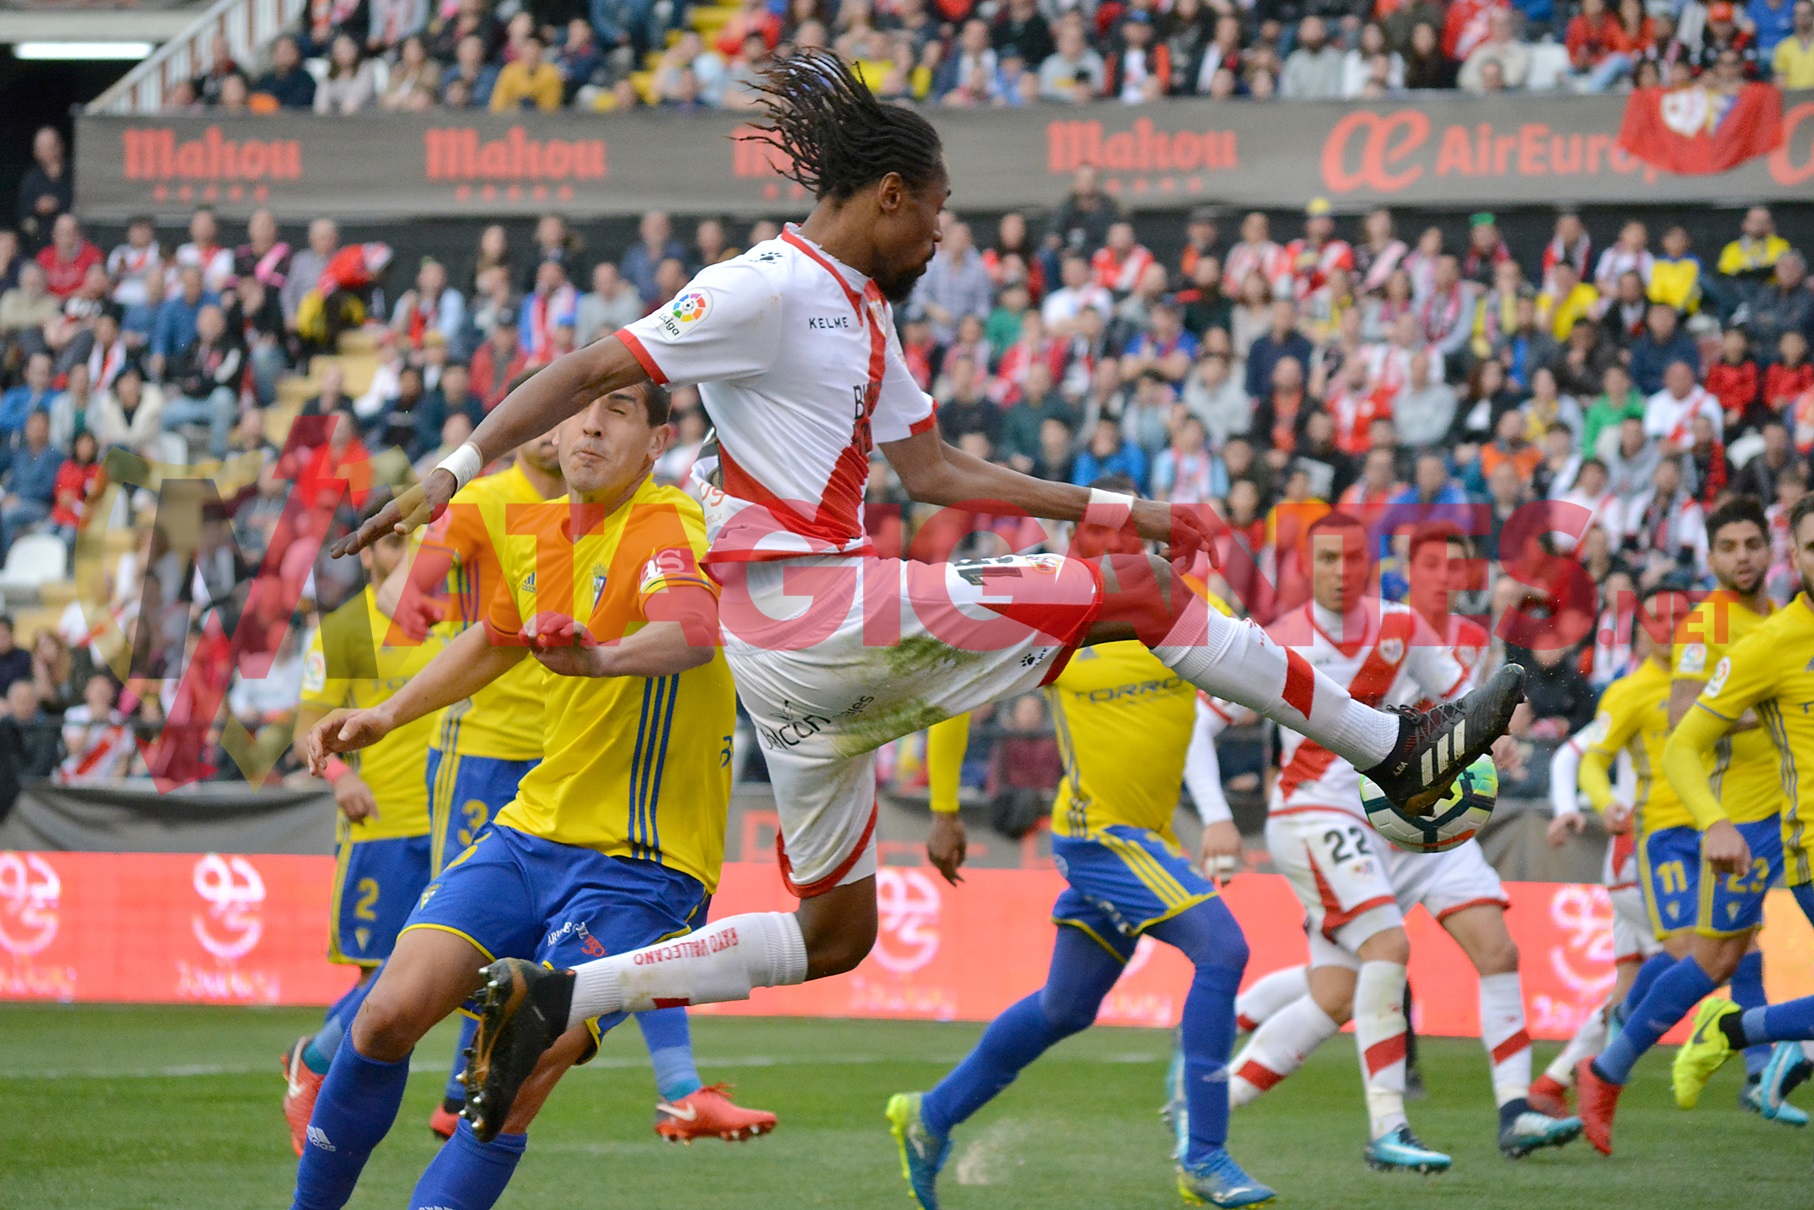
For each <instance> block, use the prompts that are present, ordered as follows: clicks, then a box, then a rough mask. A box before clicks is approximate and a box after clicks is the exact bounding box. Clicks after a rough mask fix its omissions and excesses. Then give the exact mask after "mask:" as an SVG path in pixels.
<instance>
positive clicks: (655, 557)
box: [485, 479, 736, 890]
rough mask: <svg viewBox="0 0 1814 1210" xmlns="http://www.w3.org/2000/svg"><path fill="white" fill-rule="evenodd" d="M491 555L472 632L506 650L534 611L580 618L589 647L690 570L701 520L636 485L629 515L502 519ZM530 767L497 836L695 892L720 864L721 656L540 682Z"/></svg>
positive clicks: (725, 799) (685, 579)
mask: <svg viewBox="0 0 1814 1210" xmlns="http://www.w3.org/2000/svg"><path fill="white" fill-rule="evenodd" d="M505 511H506V516H507V523H506V530H507V532H506V533H505V534H504V536H503V540H502V542H501V543H500V545H499V547H498V551H499V565H500V567H501V569H502V571H503V574H504V577H505V583H506V584H507V585H508V587H509V591H508V592H504V593H498V594H495V595H493V597H492V598H491V608H490V612H489V614H488V615H487V616H486V620H485V625H486V628H487V630H488V631H489V632H490V634H491V637H492V641H493V642H494V643H495V642H509V641H511V640H512V639H513V638H515V637H516V636H517V635H518V634H519V633H520V632H521V629H522V624H523V621H524V620H526V619H528V618H532V617H534V616H535V615H536V614H538V613H541V612H544V611H545V612H549V613H559V614H563V615H565V616H567V617H571V618H577V619H582V620H584V621H585V622H586V625H587V627H588V629H589V631H590V633H591V635H592V637H593V638H594V639H596V640H598V641H599V642H601V643H603V642H611V641H614V640H616V639H619V638H622V637H623V636H625V635H628V634H631V633H634V632H635V631H636V630H638V629H640V628H641V627H642V626H643V625H644V624H645V623H646V620H647V619H646V615H645V612H644V610H645V608H646V606H647V605H648V603H649V600H650V598H651V597H653V596H654V595H655V594H656V593H659V592H661V591H663V590H664V589H667V588H670V587H679V586H682V585H690V586H694V587H701V588H705V589H706V590H708V591H711V592H713V593H716V591H717V589H716V587H715V586H714V585H713V584H712V582H711V581H710V580H709V579H708V578H707V577H706V576H705V575H704V573H703V572H701V571H700V568H699V561H700V558H701V557H702V556H703V555H704V554H705V549H706V540H705V519H704V516H703V515H702V514H701V513H700V511H699V505H698V504H696V503H695V502H694V501H693V500H692V499H691V498H690V497H689V496H687V495H686V494H685V493H683V492H680V491H677V490H676V489H674V488H671V487H661V486H658V485H657V484H656V483H655V481H654V480H653V479H645V480H644V481H643V483H642V486H640V487H639V488H637V490H636V493H635V495H633V496H632V497H631V499H630V502H629V503H628V504H626V505H624V506H623V507H621V508H619V509H617V510H616V511H615V512H612V513H610V514H609V515H606V514H605V512H604V510H603V508H602V507H599V506H595V505H587V504H577V505H575V504H571V503H570V501H569V498H568V497H565V496H563V497H561V498H560V499H558V500H551V501H547V502H545V503H535V504H513V505H509V506H508V507H507V508H506V510H505ZM543 692H544V695H545V701H544V708H543V710H542V711H540V712H538V717H539V718H541V719H543V720H544V735H543V747H544V749H545V755H544V757H543V760H542V763H541V764H539V765H537V766H536V767H535V768H534V769H532V770H530V771H529V772H528V773H527V774H525V775H524V776H523V780H522V782H521V783H520V784H519V785H518V787H517V796H516V798H515V799H514V800H512V801H511V803H510V804H509V805H508V806H506V807H505V808H504V809H503V810H502V811H500V812H499V813H498V817H497V823H499V824H501V825H503V826H505V827H511V828H516V829H518V830H519V831H522V832H527V833H529V834H530V835H532V836H539V837H541V838H542V839H544V840H553V841H558V842H559V843H561V844H570V845H578V846H582V847H584V848H589V849H596V850H598V851H599V852H601V853H607V854H610V855H612V856H617V857H629V858H639V859H643V860H648V861H656V862H660V863H661V864H662V865H664V866H667V867H669V868H671V869H676V870H679V871H681V872H682V873H685V874H689V875H691V876H692V877H694V878H697V879H698V880H699V881H700V882H702V883H704V884H705V886H706V889H707V890H711V889H714V888H715V887H716V886H717V885H718V874H719V869H720V867H721V866H722V865H723V862H724V827H725V812H726V809H727V807H728V805H729V803H730V792H731V771H730V761H731V733H732V729H733V725H734V721H735V713H736V705H735V701H736V699H735V689H734V687H733V685H732V683H731V673H730V668H729V666H728V665H727V664H726V663H725V660H724V653H723V652H722V651H715V652H713V654H712V659H711V662H710V663H707V664H703V665H701V666H700V667H698V668H693V669H691V670H689V671H687V672H682V673H679V674H678V675H675V676H664V677H656V678H648V677H570V676H553V675H550V676H548V677H547V678H546V679H545V680H544V681H543Z"/></svg>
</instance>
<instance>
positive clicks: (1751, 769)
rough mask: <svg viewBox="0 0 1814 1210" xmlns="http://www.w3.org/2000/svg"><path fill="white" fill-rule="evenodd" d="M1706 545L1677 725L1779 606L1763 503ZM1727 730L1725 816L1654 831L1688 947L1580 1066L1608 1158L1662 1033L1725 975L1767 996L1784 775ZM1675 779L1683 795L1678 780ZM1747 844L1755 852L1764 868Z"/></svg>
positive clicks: (1670, 904)
mask: <svg viewBox="0 0 1814 1210" xmlns="http://www.w3.org/2000/svg"><path fill="white" fill-rule="evenodd" d="M1707 546H1708V549H1707V565H1708V567H1709V569H1710V570H1711V571H1712V572H1713V576H1714V579H1715V581H1717V583H1718V585H1719V587H1718V588H1717V589H1716V590H1715V591H1714V592H1713V593H1711V594H1710V595H1709V596H1708V597H1707V598H1706V599H1705V600H1703V601H1702V602H1701V603H1700V604H1699V605H1697V606H1696V607H1695V608H1694V610H1693V611H1692V612H1690V613H1689V615H1688V616H1687V617H1686V618H1684V619H1683V620H1682V622H1681V624H1680V625H1679V626H1678V627H1677V628H1676V634H1675V648H1674V674H1673V677H1672V681H1671V685H1670V698H1669V702H1670V712H1669V713H1670V722H1671V725H1672V726H1673V725H1676V723H1677V722H1678V720H1680V719H1682V717H1683V715H1684V714H1685V713H1688V712H1690V711H1691V704H1692V703H1693V701H1694V700H1695V696H1696V695H1697V694H1699V693H1701V692H1703V689H1702V686H1703V685H1704V684H1708V683H1710V682H1709V681H1708V677H1709V675H1710V674H1711V673H1712V670H1713V669H1716V668H1717V667H1718V666H1719V664H1720V661H1721V660H1723V659H1724V658H1725V655H1726V652H1727V651H1728V650H1729V649H1730V647H1731V646H1732V644H1734V643H1736V642H1738V641H1740V640H1741V639H1743V638H1744V637H1745V636H1746V635H1747V634H1750V633H1751V632H1753V631H1754V630H1756V629H1757V628H1758V627H1760V626H1762V625H1763V624H1764V619H1765V618H1766V617H1767V616H1768V615H1769V613H1770V610H1771V604H1770V598H1769V595H1768V594H1767V593H1766V592H1765V589H1764V576H1765V573H1766V572H1767V571H1768V570H1769V565H1770V527H1769V523H1768V521H1767V520H1766V518H1765V516H1764V509H1763V505H1761V504H1759V503H1758V502H1757V501H1756V500H1755V499H1753V498H1751V497H1749V496H1738V497H1735V498H1733V499H1731V500H1728V501H1727V502H1726V503H1724V504H1722V505H1720V506H1719V507H1718V508H1716V509H1714V510H1713V512H1712V513H1710V514H1709V515H1708V517H1707ZM1728 727H1729V733H1728V734H1727V735H1726V736H1725V737H1723V738H1722V739H1721V740H1720V741H1719V745H1718V747H1719V753H1718V755H1717V756H1716V757H1714V758H1713V759H1711V760H1710V761H1709V762H1708V764H1707V766H1706V770H1705V772H1706V775H1707V776H1708V777H1711V778H1712V779H1714V780H1715V781H1716V782H1718V784H1719V791H1718V793H1719V798H1720V800H1721V802H1722V810H1721V813H1720V814H1719V815H1718V816H1717V818H1716V819H1712V820H1708V819H1701V818H1698V817H1697V818H1694V819H1692V820H1691V821H1690V822H1687V823H1681V822H1678V823H1676V824H1674V825H1673V826H1669V827H1661V826H1658V825H1657V823H1656V822H1655V821H1652V822H1650V823H1649V824H1648V825H1647V826H1646V828H1645V836H1644V841H1643V862H1644V865H1643V869H1644V872H1645V874H1646V878H1645V891H1646V894H1648V895H1649V896H1650V899H1651V904H1652V910H1653V912H1654V913H1655V916H1656V919H1657V921H1658V922H1659V926H1660V927H1669V928H1673V927H1678V926H1679V924H1680V923H1685V922H1686V921H1687V920H1689V919H1692V920H1693V922H1694V936H1693V937H1692V939H1691V941H1690V943H1689V947H1688V952H1687V953H1686V954H1685V955H1683V957H1682V958H1681V959H1680V960H1679V961H1677V962H1676V963H1675V965H1673V966H1671V967H1670V968H1669V969H1668V970H1666V971H1664V972H1663V973H1662V974H1661V975H1658V976H1657V978H1656V981H1655V982H1654V983H1653V984H1651V986H1650V989H1649V990H1648V991H1647V992H1645V994H1644V997H1643V998H1642V999H1641V1000H1639V1001H1637V1002H1636V1003H1633V1004H1631V1006H1630V1007H1629V1009H1628V1010H1627V1012H1626V1016H1625V1027H1624V1029H1623V1030H1621V1031H1620V1033H1619V1036H1618V1037H1617V1038H1615V1039H1613V1041H1612V1043H1611V1044H1610V1045H1608V1046H1607V1048H1606V1049H1605V1050H1604V1051H1602V1052H1601V1053H1600V1054H1599V1055H1598V1056H1596V1057H1595V1058H1592V1059H1583V1060H1582V1061H1581V1064H1580V1065H1579V1066H1578V1067H1577V1068H1576V1069H1575V1084H1576V1088H1577V1090H1578V1091H1579V1094H1580V1113H1581V1120H1582V1123H1583V1124H1584V1125H1585V1126H1586V1128H1587V1139H1588V1141H1589V1142H1590V1143H1592V1144H1593V1145H1594V1147H1595V1149H1596V1150H1598V1151H1600V1152H1601V1153H1602V1154H1605V1155H1611V1154H1612V1120H1613V1115H1614V1113H1615V1111H1616V1110H1617V1107H1618V1099H1619V1092H1620V1091H1621V1089H1622V1088H1623V1087H1624V1085H1625V1082H1626V1081H1627V1080H1628V1079H1630V1077H1631V1069H1632V1065H1633V1064H1635V1063H1636V1062H1637V1060H1638V1058H1639V1057H1640V1056H1641V1055H1643V1053H1644V1052H1645V1051H1647V1050H1649V1049H1650V1048H1651V1047H1652V1046H1655V1045H1656V1043H1657V1039H1659V1038H1661V1037H1662V1036H1663V1034H1664V1033H1666V1032H1667V1031H1668V1030H1669V1029H1670V1027H1672V1026H1673V1025H1674V1024H1675V1023H1676V1022H1677V1021H1680V1020H1681V1019H1682V1018H1683V1017H1685V1016H1687V1015H1688V1013H1689V1011H1690V1010H1691V1009H1693V1008H1694V1006H1695V1005H1696V1004H1698V1003H1700V1002H1701V1000H1702V999H1704V998H1705V997H1706V995H1707V993H1709V992H1711V991H1712V990H1713V989H1714V988H1716V987H1718V986H1719V985H1720V984H1722V983H1724V982H1726V981H1727V980H1728V979H1730V980H1731V981H1732V990H1733V996H1734V998H1735V999H1737V1000H1738V1001H1739V1002H1740V1003H1751V1004H1760V1005H1761V1004H1762V1003H1763V1002H1764V995H1763V959H1762V956H1761V954H1759V953H1757V952H1756V951H1755V946H1754V943H1755V940H1756V934H1757V930H1758V929H1759V928H1760V927H1761V926H1762V925H1763V913H1764V892H1765V891H1766V890H1768V889H1769V886H1770V884H1771V883H1772V882H1774V881H1775V880H1776V877H1777V874H1778V873H1779V872H1780V871H1781V869H1782V830H1781V824H1780V821H1779V816H1780V812H1781V806H1782V783H1781V780H1780V778H1779V776H1778V773H1777V759H1776V754H1775V752H1774V750H1773V749H1772V747H1771V744H1770V739H1769V736H1768V735H1767V734H1765V733H1764V732H1763V731H1762V730H1760V729H1758V728H1757V727H1756V725H1755V724H1754V723H1750V722H1748V721H1742V722H1738V723H1737V724H1735V725H1734V724H1728ZM1712 755H1713V754H1710V756H1712ZM1670 780H1671V782H1672V784H1673V785H1674V786H1675V789H1676V791H1677V793H1678V794H1680V793H1682V783H1681V779H1679V778H1673V777H1672V778H1671V779H1670ZM1686 801H1687V800H1686V798H1684V802H1686ZM1689 814H1690V815H1691V816H1692V815H1694V812H1693V808H1692V806H1691V805H1690V807H1689ZM1703 832H1704V834H1703ZM1741 850H1747V854H1746V862H1747V864H1746V865H1745V867H1744V869H1743V870H1740V869H1739V868H1738V866H1737V864H1736V857H1737V855H1738V853H1739V851H1741ZM1748 851H1755V853H1756V856H1757V858H1758V861H1757V864H1756V866H1755V868H1753V867H1752V866H1751V865H1750V864H1749V862H1750V857H1749V852H1748ZM1721 875H1728V876H1721ZM1678 948H1679V943H1678ZM1759 1065H1760V1067H1761V1063H1760V1064H1759Z"/></svg>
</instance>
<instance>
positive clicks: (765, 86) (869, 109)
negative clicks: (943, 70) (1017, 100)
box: [742, 48, 944, 202]
mask: <svg viewBox="0 0 1814 1210" xmlns="http://www.w3.org/2000/svg"><path fill="white" fill-rule="evenodd" d="M754 87H755V90H756V91H757V92H758V93H760V94H761V95H762V102H761V105H762V110H763V113H764V115H765V116H766V117H767V118H768V121H767V122H766V123H758V124H756V125H755V126H754V128H753V129H754V132H755V133H753V134H748V135H744V136H742V137H744V138H746V139H748V140H749V141H751V142H758V143H767V144H769V145H770V146H771V147H774V148H775V149H776V150H778V151H779V152H780V153H781V158H782V159H783V161H784V162H783V163H781V164H779V165H777V168H778V170H779V171H780V173H781V175H783V176H785V177H786V178H787V179H788V180H790V181H794V182H795V183H797V184H799V185H800V186H801V187H803V188H805V189H807V190H810V191H811V192H812V194H813V196H814V197H816V198H820V199H829V200H831V201H834V202H841V201H845V200H847V199H848V198H850V197H851V196H852V195H854V194H855V193H856V192H857V191H858V190H859V189H861V188H863V186H865V185H868V184H871V183H873V182H875V181H879V180H881V179H882V178H883V177H885V176H887V175H888V174H889V173H891V172H894V173H899V174H900V177H901V179H902V180H903V181H905V182H906V183H907V185H908V187H909V188H915V189H917V188H918V187H920V186H921V185H924V184H927V183H928V182H930V181H932V180H934V179H935V178H937V177H938V176H940V175H941V174H942V173H943V172H944V160H943V145H942V144H941V143H940V142H939V137H938V131H936V130H934V129H933V127H932V123H930V122H928V121H927V120H926V119H925V118H923V117H921V116H920V115H919V114H917V113H915V112H914V111H913V110H911V109H906V108H903V107H901V106H898V105H884V104H882V103H881V102H880V101H878V100H876V98H875V94H874V93H872V92H870V91H869V86H868V85H866V84H864V83H863V80H862V78H861V77H859V76H858V75H857V74H856V73H855V72H853V71H852V70H851V69H850V68H849V66H847V65H846V64H845V63H844V61H843V60H842V59H840V58H838V56H837V55H836V54H834V53H832V52H831V51H829V50H823V49H819V48H808V49H805V50H801V51H798V52H796V53H795V54H793V55H790V56H788V57H787V58H785V59H780V60H777V61H776V62H775V64H774V66H772V67H770V68H769V69H768V70H766V71H765V72H763V74H762V78H761V80H760V81H759V82H758V83H756V84H755V86H754Z"/></svg>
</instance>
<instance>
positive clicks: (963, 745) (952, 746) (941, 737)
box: [926, 713, 970, 886]
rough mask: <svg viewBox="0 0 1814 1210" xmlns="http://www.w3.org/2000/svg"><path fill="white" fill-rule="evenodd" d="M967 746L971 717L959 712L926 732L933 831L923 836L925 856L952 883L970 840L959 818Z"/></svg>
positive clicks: (958, 877)
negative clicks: (959, 799) (960, 790)
mask: <svg viewBox="0 0 1814 1210" xmlns="http://www.w3.org/2000/svg"><path fill="white" fill-rule="evenodd" d="M969 747H970V716H969V714H967V713H966V714H959V715H957V716H955V717H953V718H948V719H946V720H945V721H944V722H941V723H934V724H932V726H931V727H929V728H928V729H927V731H926V781H927V784H928V787H929V789H930V790H931V806H932V830H931V831H930V832H929V833H928V834H927V836H926V858H927V860H929V861H931V862H932V866H933V868H934V869H936V870H937V871H938V872H939V874H940V875H941V876H942V877H943V878H944V880H945V881H946V882H949V883H950V884H951V885H952V886H956V885H957V884H958V883H960V882H962V881H963V880H964V879H963V875H961V874H959V873H958V870H959V869H960V868H962V866H963V864H964V858H965V857H966V856H968V852H969V847H970V841H969V837H968V836H967V835H965V832H964V821H963V820H962V819H961V818H959V817H958V813H957V812H958V790H959V788H960V786H961V785H962V783H963V769H964V753H965V752H966V751H967V750H968V749H969Z"/></svg>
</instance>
